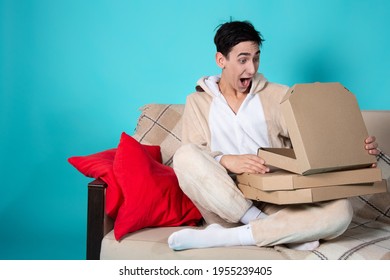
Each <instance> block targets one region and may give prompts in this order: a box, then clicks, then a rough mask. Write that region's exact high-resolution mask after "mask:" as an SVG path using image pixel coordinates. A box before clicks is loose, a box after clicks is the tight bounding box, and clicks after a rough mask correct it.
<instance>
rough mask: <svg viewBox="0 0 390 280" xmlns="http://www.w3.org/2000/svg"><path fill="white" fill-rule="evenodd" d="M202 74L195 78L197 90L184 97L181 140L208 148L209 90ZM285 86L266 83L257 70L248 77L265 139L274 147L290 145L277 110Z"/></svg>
mask: <svg viewBox="0 0 390 280" xmlns="http://www.w3.org/2000/svg"><path fill="white" fill-rule="evenodd" d="M206 78H207V77H202V78H201V79H199V80H198V83H197V84H198V85H197V87H196V90H197V91H196V92H195V93H192V94H190V95H189V96H188V97H187V101H186V105H185V109H184V114H183V118H182V121H183V124H182V125H183V128H182V143H183V144H186V143H193V144H196V145H198V146H200V147H203V148H204V149H207V150H208V151H210V140H211V134H210V129H209V112H210V105H211V102H212V99H213V94H212V93H211V91H210V89H209V88H208V87H207V85H206V84H205V82H204V81H205V79H206ZM287 90H288V87H287V86H284V85H279V84H275V83H270V82H268V81H267V80H266V79H265V78H264V76H263V75H262V74H259V73H258V74H256V76H255V77H254V78H253V80H252V91H253V92H254V93H256V94H259V96H260V100H261V103H262V106H263V110H264V116H265V119H266V121H267V125H268V140H269V143H270V145H271V146H272V147H274V148H283V147H291V142H290V139H289V138H288V132H287V127H286V124H285V121H284V119H283V117H282V114H281V110H280V101H281V100H282V98H283V97H284V96H285V94H286V92H287ZM212 154H213V156H217V155H218V154H221V153H220V152H219V151H213V153H212Z"/></svg>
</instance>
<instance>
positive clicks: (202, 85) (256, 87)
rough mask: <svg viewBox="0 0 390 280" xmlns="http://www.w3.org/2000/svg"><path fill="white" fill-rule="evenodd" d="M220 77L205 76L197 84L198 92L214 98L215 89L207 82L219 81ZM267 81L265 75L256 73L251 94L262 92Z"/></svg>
mask: <svg viewBox="0 0 390 280" xmlns="http://www.w3.org/2000/svg"><path fill="white" fill-rule="evenodd" d="M219 79H220V75H217V76H204V77H202V78H200V79H199V80H198V82H197V86H196V91H198V92H206V93H207V94H209V95H211V96H214V94H213V89H212V88H210V87H209V86H208V85H207V83H206V80H212V81H219ZM267 82H268V81H267V79H266V78H265V77H264V76H263V74H260V73H256V75H255V76H254V77H253V79H252V86H251V89H250V91H249V92H250V93H258V92H260V91H261V90H262V89H263V88H264V87H265V86H266V84H267Z"/></svg>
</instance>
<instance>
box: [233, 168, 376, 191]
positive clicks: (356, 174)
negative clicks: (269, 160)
mask: <svg viewBox="0 0 390 280" xmlns="http://www.w3.org/2000/svg"><path fill="white" fill-rule="evenodd" d="M236 180H237V183H239V184H244V185H248V186H250V187H253V188H256V189H259V190H263V191H275V190H294V189H303V188H316V187H324V186H336V185H347V184H360V183H372V182H377V181H381V180H382V172H381V169H380V168H371V167H370V168H363V169H356V170H347V171H336V172H327V173H321V174H312V175H300V174H295V173H291V172H289V171H285V170H277V171H274V172H271V173H266V174H249V173H243V174H239V175H237V179H236Z"/></svg>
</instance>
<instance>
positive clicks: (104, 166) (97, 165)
mask: <svg viewBox="0 0 390 280" xmlns="http://www.w3.org/2000/svg"><path fill="white" fill-rule="evenodd" d="M144 147H145V149H146V150H147V151H148V153H149V154H150V155H151V157H152V158H153V159H155V160H157V161H158V162H162V158H161V150H160V147H159V146H150V145H144ZM116 150H117V149H116V148H114V149H109V150H105V151H102V152H99V153H95V154H91V155H86V156H73V157H70V158H68V161H69V163H70V164H72V165H73V166H74V167H75V168H76V169H77V170H78V171H79V172H81V173H82V174H83V175H85V176H87V177H90V178H95V179H97V178H100V179H102V180H103V181H104V182H105V183H106V184H107V186H108V187H107V189H106V209H105V211H106V213H107V215H109V216H110V217H112V218H115V217H116V215H117V212H118V209H119V206H120V205H121V204H122V202H123V194H122V191H121V189H120V188H119V186H118V184H117V182H116V179H115V176H114V172H113V169H112V165H113V163H114V158H115V154H116Z"/></svg>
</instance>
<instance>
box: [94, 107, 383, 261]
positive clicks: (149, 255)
mask: <svg viewBox="0 0 390 280" xmlns="http://www.w3.org/2000/svg"><path fill="white" fill-rule="evenodd" d="M183 109H184V106H183V105H181V104H170V105H164V104H150V105H146V106H144V107H142V108H141V116H140V118H139V122H138V125H137V128H136V130H135V133H134V135H133V137H134V138H135V139H137V140H138V141H139V142H141V143H143V144H153V145H160V147H161V152H162V158H163V162H164V164H166V165H171V164H172V156H173V154H174V152H175V151H176V149H177V148H178V147H179V145H180V131H181V118H180V117H181V115H182V112H183ZM362 113H363V117H364V120H365V122H366V126H367V129H368V131H369V134H370V135H375V136H376V137H377V142H378V143H379V144H380V148H381V150H382V151H383V153H384V154H390V111H363V112H362ZM378 164H379V167H380V168H381V169H382V175H383V178H385V179H386V180H387V182H388V183H387V184H388V188H389V186H390V184H389V178H390V165H389V164H390V163H389V162H388V158H387V157H386V155H382V157H381V158H379V160H378ZM105 188H106V184H105V183H104V182H103V181H101V180H99V179H97V180H95V181H93V182H91V183H90V184H89V185H88V229H87V259H99V258H100V259H138V260H143V259H220V260H222V259H267V260H273V259H314V260H318V259H325V260H327V259H375V260H378V259H390V193H384V194H376V195H370V196H361V197H354V198H350V199H351V201H352V204H353V207H354V211H355V215H354V218H353V221H352V223H351V225H350V227H349V229H348V230H347V231H346V232H345V233H344V234H343V235H342V236H340V237H339V238H336V239H334V240H332V241H327V242H322V243H321V245H320V247H319V248H318V249H316V250H315V251H311V252H309V251H295V250H291V249H288V248H286V247H285V246H275V247H264V248H260V247H256V246H237V247H222V248H209V249H191V250H184V251H172V250H171V249H170V248H169V247H168V245H167V238H168V236H169V235H170V234H171V233H172V232H174V231H177V230H179V229H180V228H183V227H159V228H146V229H142V230H139V231H136V232H133V233H130V234H128V235H126V236H125V238H123V239H122V240H121V241H116V240H115V238H114V234H113V221H112V220H110V218H108V217H107V216H106V215H105V214H104V202H105V201H104V195H105Z"/></svg>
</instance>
